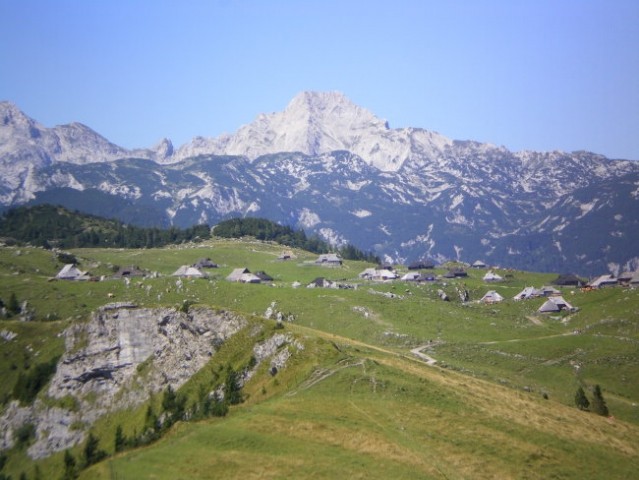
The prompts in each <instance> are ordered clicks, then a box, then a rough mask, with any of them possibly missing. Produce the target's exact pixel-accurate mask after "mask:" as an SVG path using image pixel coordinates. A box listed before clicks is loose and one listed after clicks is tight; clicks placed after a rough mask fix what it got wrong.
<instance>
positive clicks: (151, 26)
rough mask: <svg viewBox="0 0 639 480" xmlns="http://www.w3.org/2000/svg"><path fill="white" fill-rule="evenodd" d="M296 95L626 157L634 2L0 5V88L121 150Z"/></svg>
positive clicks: (179, 136)
mask: <svg viewBox="0 0 639 480" xmlns="http://www.w3.org/2000/svg"><path fill="white" fill-rule="evenodd" d="M304 90H338V91H341V92H343V93H344V94H345V95H346V96H348V97H349V98H350V99H351V100H352V101H354V102H355V103H357V104H358V105H361V106H363V107H365V108H367V109H368V110H370V111H372V112H373V113H375V114H376V115H378V116H379V117H382V118H384V119H386V120H388V121H389V123H390V125H391V127H406V126H413V127H422V128H426V129H429V130H435V131H438V132H440V133H442V134H444V135H446V136H448V137H450V138H454V139H471V140H478V141H482V142H490V143H494V144H496V145H504V146H506V147H507V148H509V149H511V150H523V149H531V150H542V151H547V150H556V149H558V150H566V151H572V150H590V151H594V152H597V153H601V154H604V155H606V156H609V157H611V158H628V159H637V160H639V1H637V0H601V1H600V0H527V1H524V0H499V1H498V0H493V1H488V0H487V1H481V0H465V1H462V0H441V1H437V2H435V1H425V0H395V1H392V2H389V1H388V0H386V1H373V0H368V1H359V0H352V1H348V0H341V1H338V0H307V1H302V0H297V1H293V0H236V1H232V0H219V1H216V0H206V1H194V0H191V1H178V0H175V1H165V0H131V1H125V0H111V1H106V0H83V1H80V0H75V1H71V0H55V1H53V0H38V1H36V0H0V99H3V100H10V101H12V102H14V103H15V104H17V105H18V107H20V108H21V109H22V110H23V111H25V113H27V114H28V115H30V116H31V117H33V118H35V119H36V120H38V121H40V122H41V123H43V124H44V125H45V126H54V125H58V124H62V123H69V122H72V121H79V122H82V123H85V124H86V125H88V126H90V127H91V128H93V129H94V130H96V131H97V132H99V133H100V134H102V135H104V136H105V137H107V138H108V139H109V140H111V141H113V142H115V143H117V144H119V145H122V146H124V147H129V148H132V147H146V146H151V145H153V144H155V143H156V142H158V141H159V140H160V139H161V138H162V137H169V138H171V139H172V140H173V142H174V144H175V145H176V146H179V145H181V144H183V143H185V142H187V141H188V140H189V139H190V138H192V137H194V136H196V135H203V136H211V137H213V136H217V135H219V134H221V133H224V132H233V131H235V130H237V129H238V128H239V127H240V126H241V125H243V124H246V123H249V122H251V121H252V120H253V119H254V118H255V117H256V116H257V115H258V114H259V113H268V112H274V111H280V110H283V109H284V108H285V107H286V105H287V103H288V102H289V101H290V99H291V98H292V97H293V96H295V95H296V94H297V93H299V92H301V91H304Z"/></svg>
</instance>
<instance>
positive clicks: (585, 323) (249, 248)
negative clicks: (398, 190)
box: [0, 240, 639, 479]
mask: <svg viewBox="0 0 639 480" xmlns="http://www.w3.org/2000/svg"><path fill="white" fill-rule="evenodd" d="M283 250H284V249H283V247H282V246H280V245H276V244H269V243H263V242H257V241H250V240H212V241H207V242H202V243H198V244H186V245H182V246H179V247H170V248H164V249H141V250H125V249H78V250H72V251H70V252H69V253H71V254H73V255H75V256H76V258H77V259H78V260H79V261H80V265H79V267H80V269H82V270H88V271H89V272H91V274H92V275H95V276H96V277H97V278H100V277H103V278H104V280H103V281H95V282H94V281H89V282H69V281H59V280H54V279H53V277H54V276H55V274H56V273H57V272H58V271H59V269H60V268H62V266H63V264H62V263H61V262H60V261H59V260H58V259H57V258H56V254H55V253H54V252H52V251H47V250H43V249H39V248H30V247H20V248H18V247H2V248H0V298H1V299H2V300H3V302H4V303H5V304H7V302H8V300H9V297H10V296H11V294H15V296H16V297H17V299H18V300H19V302H20V303H21V304H22V303H23V302H25V301H26V302H27V310H28V312H27V313H28V320H29V321H23V320H27V319H25V318H24V317H23V316H20V315H14V316H12V317H10V318H5V319H3V320H0V330H2V331H6V332H10V333H15V334H17V336H16V337H15V338H14V339H12V340H10V341H6V340H4V339H1V338H0V374H1V375H2V378H3V379H4V382H2V385H0V399H2V401H3V404H6V402H7V401H8V400H10V398H11V394H12V391H13V388H14V385H15V383H16V381H17V378H18V376H19V375H20V374H21V373H23V374H24V373H28V371H29V370H30V369H32V368H33V367H34V366H35V365H37V364H39V363H45V362H47V361H50V360H51V359H52V358H55V357H56V356H59V355H61V354H62V352H63V349H64V339H63V338H62V336H60V333H61V332H62V331H63V330H64V328H66V327H67V326H68V325H70V324H71V323H72V322H78V321H86V320H87V319H88V318H89V316H90V315H91V313H92V312H93V311H95V310H96V309H97V308H99V307H100V306H102V305H104V304H106V303H111V302H132V303H135V304H137V305H139V306H143V307H156V306H173V307H180V306H183V305H184V304H185V303H188V305H206V306H212V307H214V308H221V309H227V310H232V311H235V312H238V313H240V314H242V315H244V316H246V318H247V319H249V322H250V325H251V328H247V329H246V331H243V332H242V333H241V334H238V335H237V336H236V337H233V338H232V339H231V340H230V341H229V342H228V343H227V344H226V345H225V346H224V347H223V348H222V349H221V350H220V352H218V354H216V356H215V357H214V358H213V359H212V361H211V362H210V364H208V365H207V366H206V367H205V368H204V369H202V371H201V372H199V373H198V374H196V375H195V376H194V377H193V378H192V379H191V381H189V382H188V383H187V384H186V385H184V387H183V388H182V389H181V393H182V394H184V395H186V396H187V397H188V402H190V403H189V404H190V405H193V404H194V402H196V400H197V399H198V397H199V396H201V392H202V391H204V390H207V389H209V390H210V389H212V388H214V387H215V386H216V385H217V384H216V382H219V381H220V378H221V372H222V371H223V369H225V368H228V367H229V366H232V367H233V368H238V369H239V368H241V367H242V366H243V365H246V363H247V362H248V361H249V360H250V357H251V348H252V345H253V344H254V343H255V342H256V341H259V340H260V339H263V338H266V336H268V335H270V334H272V331H273V328H275V324H274V322H272V321H265V320H264V319H263V318H262V315H263V314H264V312H265V310H266V309H267V308H268V307H269V306H270V305H271V303H272V302H276V308H277V309H278V310H279V311H281V312H283V313H285V314H291V315H293V317H294V321H293V323H292V324H285V331H290V332H293V333H295V334H296V335H297V336H298V337H299V338H300V339H301V341H302V342H303V343H304V344H305V345H306V346H307V348H306V350H305V351H304V353H303V354H302V355H298V356H294V357H292V358H291V360H290V362H291V363H290V365H289V368H287V369H286V370H284V371H282V372H280V373H279V374H278V375H277V376H275V377H272V376H271V375H269V374H268V372H266V370H265V368H266V367H263V368H262V370H260V372H259V374H258V375H256V376H255V377H254V378H253V379H252V380H251V382H250V383H249V384H248V385H247V386H246V388H245V393H246V397H245V401H244V403H243V404H242V405H240V406H237V407H232V409H231V412H230V414H229V416H228V417H226V418H224V419H217V418H214V419H206V420H199V421H197V422H187V423H181V424H178V425H176V426H174V427H173V429H172V430H171V431H170V432H169V433H168V434H167V435H166V436H165V437H163V439H162V440H160V441H159V442H158V443H156V444H153V445H151V446H147V447H142V448H138V449H135V450H132V451H129V452H125V453H121V454H118V455H116V456H115V457H113V458H111V459H109V460H107V461H106V462H102V463H100V464H99V465H96V466H95V467H93V468H91V469H89V470H87V471H85V472H83V477H82V478H118V479H126V478H158V479H161V478H220V477H229V478H240V477H242V478H244V477H249V478H250V477H256V478H257V477H261V478H283V477H295V476H298V477H316V478H334V477H336V476H344V477H353V478H358V477H360V476H361V473H362V472H364V471H365V472H367V475H366V476H368V477H372V478H409V477H410V478H415V474H413V475H411V472H417V476H418V477H419V478H442V477H444V478H552V477H553V476H554V477H557V478H600V477H599V476H598V475H597V474H596V473H597V472H607V473H608V474H609V475H607V476H606V478H629V477H628V475H627V473H628V472H631V471H634V470H630V467H632V468H635V469H636V467H637V466H639V465H637V460H636V459H637V458H638V456H637V455H639V454H638V452H637V451H635V450H634V448H636V447H630V446H628V444H632V442H634V445H637V439H639V435H638V433H637V430H636V429H637V428H639V427H638V426H639V406H638V404H639V387H638V385H639V291H638V290H631V289H624V288H621V287H615V288H608V289H603V290H598V291H592V292H581V291H579V290H576V289H574V288H565V289H562V293H563V295H564V298H566V300H568V301H569V302H570V303H572V304H573V305H574V306H575V307H578V311H576V312H573V313H566V312H562V313H560V314H559V313H558V314H550V315H542V314H539V313H537V309H538V308H539V306H540V305H541V304H542V303H543V302H544V299H533V300H526V301H514V300H513V299H512V297H513V296H514V295H516V294H517V293H518V292H519V291H521V290H522V289H523V288H524V287H526V286H535V287H540V286H542V285H547V284H550V282H551V281H552V279H554V278H555V277H556V275H550V274H537V273H528V272H520V271H504V270H496V272H497V273H499V274H500V275H502V276H504V277H506V280H505V281H504V282H500V283H497V284H485V283H484V282H483V281H482V277H483V275H484V274H485V270H473V269H470V270H469V271H468V273H469V276H468V277H466V278H459V279H440V280H438V281H437V282H433V283H431V282H425V283H420V284H413V283H406V282H400V281H395V282H392V283H378V282H371V281H363V280H360V279H359V278H358V274H359V273H360V272H361V271H362V270H364V269H365V268H367V267H370V266H372V265H371V264H367V263H365V262H354V261H346V262H344V265H343V266H342V267H338V268H326V267H321V266H316V265H314V264H313V261H314V260H315V258H316V255H314V254H310V253H308V252H303V251H298V250H294V251H293V253H294V254H295V256H296V258H293V259H291V260H287V261H280V260H278V259H277V257H278V256H279V255H280V253H282V251H283ZM287 250H288V249H287ZM203 257H208V258H211V259H212V260H213V261H214V262H216V263H217V264H218V265H219V268H217V269H208V270H206V272H207V274H208V278H206V279H182V280H179V281H178V279H177V278H176V277H172V276H170V275H171V273H172V272H174V271H175V270H176V269H177V268H178V267H180V266H181V265H185V264H186V265H190V264H193V263H195V262H196V261H197V260H198V259H200V258H203ZM130 265H136V266H139V267H140V268H142V269H145V270H148V271H149V272H156V274H154V276H153V277H152V278H144V279H142V278H132V279H131V280H130V281H129V282H128V283H127V282H125V281H123V280H114V279H111V278H110V277H111V276H112V274H113V272H114V271H115V269H116V268H117V267H118V266H130ZM239 267H247V268H249V269H250V270H251V271H252V272H256V271H259V270H262V271H265V272H267V273H268V274H269V275H271V276H272V277H273V278H274V282H273V283H272V284H259V285H244V284H237V283H231V282H228V281H226V280H225V278H226V276H227V275H228V274H229V273H230V272H231V271H232V270H233V269H234V268H239ZM399 270H400V272H401V273H405V272H406V271H407V269H406V268H402V267H399ZM445 272H446V270H445V269H436V270H435V271H429V272H427V273H429V274H433V275H441V274H443V273H445ZM317 277H325V278H328V279H331V280H334V281H339V282H340V283H344V284H348V285H349V286H351V287H352V288H348V289H324V288H314V289H310V288H306V285H307V284H308V283H309V282H310V281H311V280H313V279H315V278H317ZM293 282H300V283H301V284H302V285H301V286H300V287H299V288H293ZM463 289H466V290H468V292H469V294H470V300H471V301H470V302H468V303H461V301H460V300H459V297H458V294H457V292H458V290H463ZM488 290H496V291H497V292H499V293H500V294H501V295H502V296H504V297H505V301H504V302H501V303H497V304H483V303H480V302H478V300H479V299H480V298H481V297H482V296H483V295H484V294H485V293H486V292H487V291H488ZM439 291H444V292H445V293H446V294H447V295H448V296H449V298H450V301H448V302H445V301H442V300H441V299H440V297H439V293H438V292H439ZM250 332H252V333H250ZM256 332H257V333H256ZM422 346H423V347H424V350H423V351H424V352H425V353H427V354H429V355H431V356H432V357H434V358H435V359H436V360H437V361H438V366H437V367H428V366H426V365H425V364H424V363H423V362H422V361H420V360H419V359H417V358H416V357H415V356H413V355H412V354H411V353H410V349H412V348H416V347H422ZM596 384H599V385H600V386H601V388H602V390H603V394H604V397H605V399H606V402H607V404H608V407H609V409H610V413H611V415H613V416H614V418H615V419H614V420H612V419H608V420H607V419H601V418H599V417H596V416H595V415H594V414H592V413H588V412H581V411H579V410H577V409H576V408H575V407H574V394H575V391H576V389H577V388H578V387H579V386H583V387H584V388H585V389H586V392H587V395H590V390H589V389H590V388H591V387H593V386H594V385H596ZM41 398H43V397H42V395H41ZM43 399H44V400H45V401H46V398H43ZM477 402H480V403H481V408H477V404H476V403H477ZM499 402H503V404H502V403H499ZM518 402H520V403H521V404H519V405H518ZM159 403H160V398H159V397H156V398H154V399H152V400H151V402H150V405H156V406H157V405H159ZM506 404H508V405H510V406H506ZM517 405H518V407H519V408H520V410H517V409H516V408H515V406H517ZM146 408H147V405H144V406H141V407H140V408H139V409H135V410H133V411H120V412H116V413H114V414H112V415H109V416H108V418H104V419H102V420H100V421H99V422H98V423H97V424H96V425H94V427H93V428H94V432H95V434H96V435H97V436H98V437H99V438H100V442H101V448H103V449H105V450H106V451H107V452H109V453H112V452H113V436H114V433H115V429H116V426H117V425H122V427H123V429H124V433H125V435H129V436H131V435H134V434H135V432H136V431H139V428H141V425H142V423H143V419H144V412H145V410H146ZM524 408H525V409H528V410H523V409H524ZM557 412H558V413H557ZM611 422H612V423H611ZM567 429H568V430H571V431H574V432H573V433H571V434H570V435H568V434H567V433H566V432H565V431H566V430H567ZM567 435H568V437H569V438H568V437H567ZM614 446H616V447H614ZM80 450H81V449H80V447H78V448H77V449H74V454H76V455H79V454H80ZM247 457H250V461H246V458H247ZM376 458H382V460H381V461H379V460H376ZM169 459H171V460H169ZM176 459H177V460H176ZM28 461H29V460H28V457H27V456H26V454H25V453H24V451H17V452H13V453H12V455H11V456H10V458H9V463H8V464H7V467H6V468H7V469H8V471H10V472H12V473H13V474H14V476H15V477H16V478H18V475H19V474H20V472H21V471H23V470H21V469H20V467H21V466H22V465H24V464H25V462H27V463H28ZM61 463H62V455H61V454H57V455H54V456H52V457H51V458H50V459H48V460H45V461H44V462H43V463H41V465H42V468H43V471H44V470H46V471H47V472H53V474H54V477H53V478H58V477H59V475H61V472H62V470H61ZM32 467H33V465H28V468H26V467H25V468H26V469H25V470H24V471H28V472H31V473H33V469H32ZM478 472H479V473H478ZM579 472H581V476H580V475H579V474H578V473H579ZM29 478H30V477H29Z"/></svg>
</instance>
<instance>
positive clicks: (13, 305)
mask: <svg viewBox="0 0 639 480" xmlns="http://www.w3.org/2000/svg"><path fill="white" fill-rule="evenodd" d="M7 310H8V311H9V312H10V313H12V314H14V315H17V314H18V313H20V310H21V309H20V303H18V297H16V294H15V293H13V292H12V293H11V296H10V297H9V303H8V304H7Z"/></svg>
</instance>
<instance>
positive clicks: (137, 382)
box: [0, 305, 247, 458]
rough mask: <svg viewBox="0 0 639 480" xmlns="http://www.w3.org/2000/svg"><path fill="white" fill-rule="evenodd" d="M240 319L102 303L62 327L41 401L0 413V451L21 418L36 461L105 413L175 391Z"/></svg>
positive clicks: (225, 314) (10, 441)
mask: <svg viewBox="0 0 639 480" xmlns="http://www.w3.org/2000/svg"><path fill="white" fill-rule="evenodd" d="M246 324H247V322H246V320H245V319H243V318H242V317H240V316H238V315H235V314H232V313H229V312H220V311H214V310H211V309H208V308H191V309H190V310H189V312H188V313H184V312H179V311H177V310H175V309H171V308H157V309H145V308H139V309H138V308H132V306H123V305H107V306H104V307H102V308H101V309H100V310H99V311H97V312H95V313H94V314H93V316H92V318H91V319H90V321H88V322H86V323H79V324H75V325H72V326H71V327H69V328H68V329H67V330H65V332H64V335H65V342H66V352H65V354H64V355H63V356H62V358H61V360H60V362H59V363H58V368H57V371H56V373H55V375H54V377H53V379H52V381H51V382H50V385H49V388H48V391H47V392H46V396H47V397H48V400H47V401H46V405H45V402H44V401H43V400H41V399H38V400H36V401H35V402H34V404H33V405H31V406H28V407H21V406H19V405H18V404H17V403H16V402H14V403H12V404H10V405H9V406H8V408H7V409H6V410H5V412H4V414H3V416H2V418H0V430H1V432H2V433H0V450H3V449H6V448H10V447H11V446H12V444H13V433H14V431H15V429H17V428H19V427H20V426H21V425H23V424H25V423H31V424H33V425H34V426H35V428H36V440H35V442H34V443H33V444H32V445H31V446H30V447H29V450H28V453H29V455H30V456H31V457H32V458H41V457H45V456H48V455H50V454H51V453H53V452H56V451H60V450H64V449H66V448H68V447H70V446H73V445H75V444H77V443H79V442H81V441H82V440H83V438H84V433H85V431H86V429H87V428H88V427H89V426H90V425H92V424H93V422H95V421H96V420H97V419H98V418H99V417H100V416H102V415H104V414H105V413H107V412H109V411H113V410H117V409H121V408H127V407H132V406H135V405H139V404H140V403H142V402H144V401H145V400H147V399H148V398H149V396H150V395H151V394H152V393H156V392H159V391H162V390H163V389H165V388H166V387H167V386H169V385H170V386H171V387H172V388H173V389H177V388H179V387H180V386H181V385H182V384H184V383H185V382H186V381H187V380H188V379H189V378H190V377H191V376H192V375H193V374H194V373H195V372H197V371H198V370H199V369H200V368H202V367H203V366H204V365H205V363H206V362H208V360H209V359H210V358H211V356H212V355H214V354H215V352H216V350H217V349H218V348H219V347H220V346H221V345H222V344H223V343H224V342H225V341H226V340H227V339H228V338H229V337H231V336H232V335H234V334H235V333H237V332H238V331H239V330H240V329H242V328H243V327H244V326H245V325H246Z"/></svg>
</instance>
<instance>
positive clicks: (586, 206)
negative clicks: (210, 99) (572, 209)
mask: <svg viewBox="0 0 639 480" xmlns="http://www.w3.org/2000/svg"><path fill="white" fill-rule="evenodd" d="M598 201H599V199H598V198H595V199H593V200H592V202H588V203H582V204H580V205H579V209H580V210H581V215H579V216H578V217H577V219H580V218H583V217H584V216H586V215H587V214H588V213H589V212H590V211H591V210H592V209H593V208H595V206H596V205H597V202H598Z"/></svg>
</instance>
